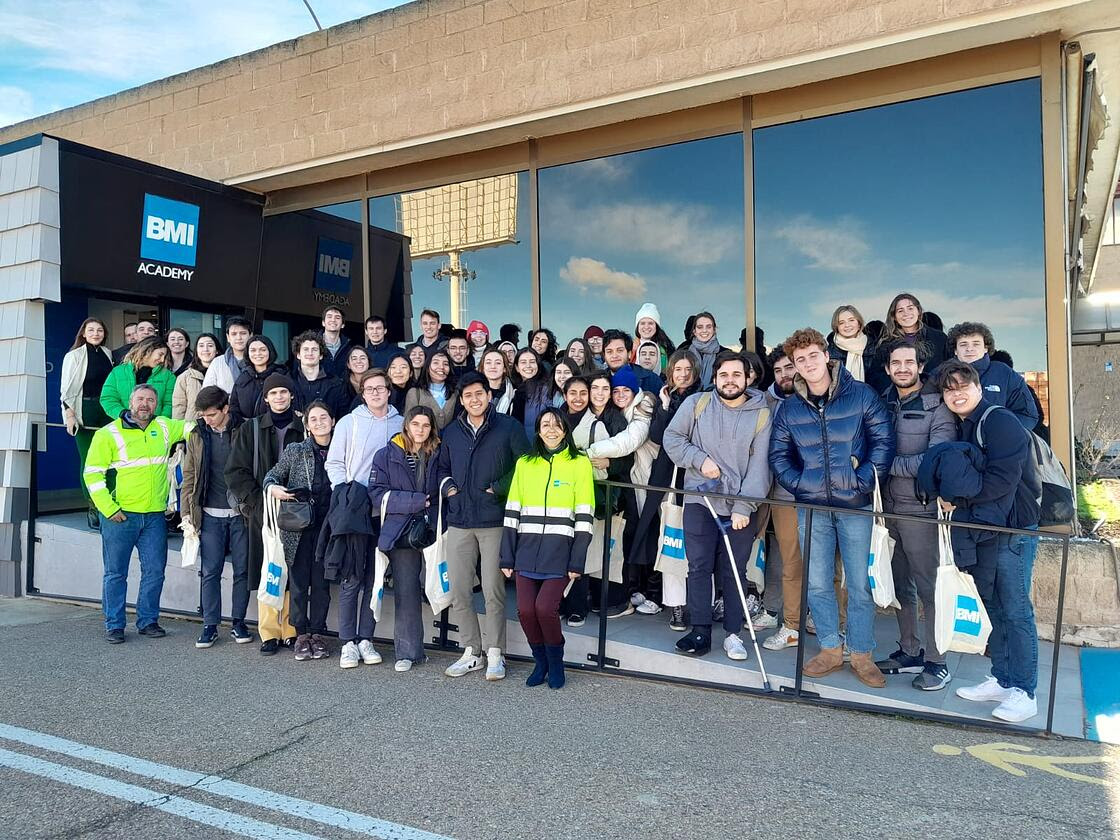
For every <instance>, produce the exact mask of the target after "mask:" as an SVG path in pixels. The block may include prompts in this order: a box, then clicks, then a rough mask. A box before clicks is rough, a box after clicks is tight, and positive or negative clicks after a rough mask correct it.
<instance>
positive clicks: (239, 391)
mask: <svg viewBox="0 0 1120 840" xmlns="http://www.w3.org/2000/svg"><path fill="white" fill-rule="evenodd" d="M245 358H246V359H247V360H248V364H247V365H245V370H243V371H242V372H241V375H240V376H238V377H237V381H235V382H234V383H233V391H232V392H231V393H230V395H229V417H230V420H231V421H233V425H234V427H235V428H236V427H237V426H240V425H241V424H242V423H243V422H244V421H245V420H251V419H252V418H254V417H258V416H260V415H261V414H264V413H265V412H266V411H267V410H268V407H267V406H266V405H265V404H264V381H265V380H266V379H268V377H270V376H272V374H274V373H283V374H284V375H287V374H288V371H287V370H286V369H285V368H284V367H282V366H281V365H280V363H279V362H278V361H277V358H276V347H274V346H273V344H272V339H271V338H269V337H268V336H266V335H254V336H253V337H252V338H250V339H249V343H248V344H247V345H245ZM295 397H296V395H295V394H292V399H293V405H294V404H295V403H294V400H295Z"/></svg>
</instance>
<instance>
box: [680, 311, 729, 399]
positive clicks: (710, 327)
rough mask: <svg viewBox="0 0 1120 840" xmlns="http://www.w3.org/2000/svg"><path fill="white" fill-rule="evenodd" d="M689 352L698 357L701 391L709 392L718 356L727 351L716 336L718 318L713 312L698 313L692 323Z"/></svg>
mask: <svg viewBox="0 0 1120 840" xmlns="http://www.w3.org/2000/svg"><path fill="white" fill-rule="evenodd" d="M688 349H689V352H690V353H692V355H693V356H695V357H696V361H697V362H698V366H699V368H700V389H701V390H704V391H706V390H708V389H709V388H711V386H712V369H713V366H714V365H715V361H716V356H718V355H719V353H720V351H721V350H726V349H727V348H726V347H724V346H723V345H721V344H720V343H719V336H717V335H716V318H715V316H714V315H713V314H712V313H711V312H697V313H696V319H695V320H694V321H693V322H692V340H691V341H690V342H689V344H688Z"/></svg>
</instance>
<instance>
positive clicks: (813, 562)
mask: <svg viewBox="0 0 1120 840" xmlns="http://www.w3.org/2000/svg"><path fill="white" fill-rule="evenodd" d="M808 516H809V514H808V512H807V511H805V510H800V509H799V510H798V511H797V526H798V532H799V534H800V537H801V544H802V545H804V544H805V523H806V521H807V520H808ZM837 548H839V549H840V560H841V562H842V563H843V564H844V577H845V588H846V589H847V590H848V634H847V641H848V647H849V649H850V650H851V651H852V653H871V651H873V650H874V649H875V633H874V623H875V602H874V601H873V600H872V598H871V582H870V580H869V579H868V577H867V558H868V554H869V552H870V551H871V517H870V516H853V515H845V514H843V513H831V514H830V513H820V512H819V511H818V512H817V513H814V514H813V534H812V542H811V543H810V545H809V554H808V555H807V556H806V558H805V562H806V563H807V564H808V569H807V570H806V572H805V574H807V575H808V576H809V609H810V610H811V611H812V613H813V622H814V623H815V624H816V626H817V641H818V642H819V643H820V646H821V647H822V648H835V647H839V646H840V645H841V644H843V642H844V640H843V639H842V638H841V637H840V608H839V606H838V605H837V603H836V590H835V588H834V575H835V571H836V561H835V557H836V550H837Z"/></svg>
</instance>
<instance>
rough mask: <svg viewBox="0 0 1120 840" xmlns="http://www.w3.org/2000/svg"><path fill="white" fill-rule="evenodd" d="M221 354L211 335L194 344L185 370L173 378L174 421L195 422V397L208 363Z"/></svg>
mask: <svg viewBox="0 0 1120 840" xmlns="http://www.w3.org/2000/svg"><path fill="white" fill-rule="evenodd" d="M221 354H222V345H221V344H220V343H219V342H218V337H217V336H216V335H214V334H213V333H203V334H202V335H200V336H199V337H198V338H196V339H195V342H194V354H193V358H192V359H191V363H190V364H189V365H188V366H187V369H186V370H184V371H183V372H182V373H180V374H179V375H178V376H177V377H175V390H174V391H173V392H172V394H171V416H172V417H173V418H174V419H176V420H197V419H198V410H197V409H196V408H195V407H194V400H195V397H197V396H198V392H199V391H201V390H202V383H203V382H204V381H205V380H206V371H207V370H209V369H210V363H211V362H212V361H214V359H216V358H217V357H218V356H220V355H221Z"/></svg>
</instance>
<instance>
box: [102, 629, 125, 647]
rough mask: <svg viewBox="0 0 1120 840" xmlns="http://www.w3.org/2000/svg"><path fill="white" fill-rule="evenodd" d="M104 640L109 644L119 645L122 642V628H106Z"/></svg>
mask: <svg viewBox="0 0 1120 840" xmlns="http://www.w3.org/2000/svg"><path fill="white" fill-rule="evenodd" d="M105 641H107V642H108V643H109V644H111V645H119V644H121V643H122V642H124V630H120V629H117V630H106V631H105Z"/></svg>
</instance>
